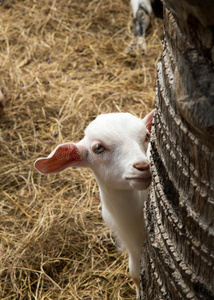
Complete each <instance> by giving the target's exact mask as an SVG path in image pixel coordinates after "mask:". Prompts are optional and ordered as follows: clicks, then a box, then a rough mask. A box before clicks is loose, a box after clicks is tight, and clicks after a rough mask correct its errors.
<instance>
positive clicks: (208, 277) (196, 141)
mask: <svg viewBox="0 0 214 300" xmlns="http://www.w3.org/2000/svg"><path fill="white" fill-rule="evenodd" d="M163 3H164V26H165V28H164V40H163V52H162V57H161V59H160V61H159V63H158V66H157V86H156V109H157V113H156V115H155V118H154V126H153V131H152V141H151V145H152V147H151V148H152V158H151V165H152V173H153V181H152V188H151V194H150V197H149V199H148V201H147V202H146V205H145V223H146V228H147V242H146V244H145V246H144V248H143V252H142V271H141V295H140V299H146V300H156V299H170V300H171V299H176V300H177V299H178V300H179V299H181V300H184V299H203V300H211V299H214V43H213V41H214V1H212V0H203V1H196V0H195V1H193V0H164V1H163Z"/></svg>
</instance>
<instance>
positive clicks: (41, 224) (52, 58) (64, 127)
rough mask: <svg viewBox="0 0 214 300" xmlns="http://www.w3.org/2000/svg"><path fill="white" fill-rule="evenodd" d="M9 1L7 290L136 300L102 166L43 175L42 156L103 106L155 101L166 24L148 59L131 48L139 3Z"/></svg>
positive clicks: (152, 39)
mask: <svg viewBox="0 0 214 300" xmlns="http://www.w3.org/2000/svg"><path fill="white" fill-rule="evenodd" d="M0 4H1V5H0V15H1V18H0V102H1V105H0V111H1V117H0V123H1V128H0V143H1V155H0V167H1V174H0V188H1V191H0V195H1V202H0V206H1V207H0V236H1V244H0V298H1V299H134V298H135V291H134V289H133V283H132V281H131V278H130V276H129V273H128V268H127V257H126V255H125V254H124V253H121V252H118V250H117V248H116V246H115V240H114V238H113V237H112V235H111V234H110V233H109V230H108V229H107V228H106V227H105V225H104V224H103V221H102V218H101V206H100V201H99V195H98V188H97V184H96V182H95V180H94V179H93V176H92V174H91V172H90V171H89V170H87V169H69V170H67V171H65V172H63V173H60V174H56V175H49V176H41V175H40V174H38V173H37V172H36V171H35V170H34V168H33V162H34V161H35V159H36V158H38V157H41V156H46V155H48V154H49V153H50V152H51V151H52V150H53V148H54V147H55V146H56V145H57V144H59V143H62V142H67V141H74V142H77V141H79V140H80V139H81V138H82V137H83V131H84V128H85V127H86V126H87V125H88V124H89V122H90V121H91V120H92V119H93V118H95V117H96V116H97V115H98V114H100V113H107V112H113V111H114V112H115V111H116V112H117V111H128V112H131V113H133V114H135V115H137V116H139V117H141V116H143V115H144V114H145V113H147V112H149V111H150V110H151V109H152V108H153V107H154V98H155V66H156V63H157V60H158V57H159V55H160V51H161V42H160V39H161V34H162V23H161V21H160V20H157V19H153V20H152V26H151V28H150V29H149V32H148V41H147V55H145V56H142V55H140V53H138V51H135V50H133V53H131V54H127V53H126V48H127V46H128V45H129V42H130V41H131V38H132V15H131V10H130V6H129V1H128V0H123V1H122V0H117V1H113V0H106V1H99V0H92V1H89V0H81V1H78V0H58V1H56V0H40V1H32V0H23V1H18V0H8V1H7V0H4V1H1V2H0ZM2 103H4V114H2V109H1V108H2Z"/></svg>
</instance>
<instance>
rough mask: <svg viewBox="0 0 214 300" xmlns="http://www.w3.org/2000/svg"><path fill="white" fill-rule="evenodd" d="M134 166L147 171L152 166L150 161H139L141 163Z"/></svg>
mask: <svg viewBox="0 0 214 300" xmlns="http://www.w3.org/2000/svg"><path fill="white" fill-rule="evenodd" d="M133 167H134V168H135V169H137V170H140V171H145V170H148V169H149V168H150V163H149V162H139V163H136V164H134V165H133Z"/></svg>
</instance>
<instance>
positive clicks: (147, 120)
mask: <svg viewBox="0 0 214 300" xmlns="http://www.w3.org/2000/svg"><path fill="white" fill-rule="evenodd" d="M154 112H155V109H153V110H152V111H151V112H150V113H149V114H148V115H146V116H145V117H144V118H143V121H144V123H145V124H146V128H147V129H148V130H149V132H151V129H152V120H153V116H154Z"/></svg>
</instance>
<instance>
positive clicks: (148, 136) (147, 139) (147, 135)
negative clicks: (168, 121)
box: [145, 133, 150, 142]
mask: <svg viewBox="0 0 214 300" xmlns="http://www.w3.org/2000/svg"><path fill="white" fill-rule="evenodd" d="M149 140H150V134H149V133H147V134H146V138H145V141H146V142H149Z"/></svg>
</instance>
